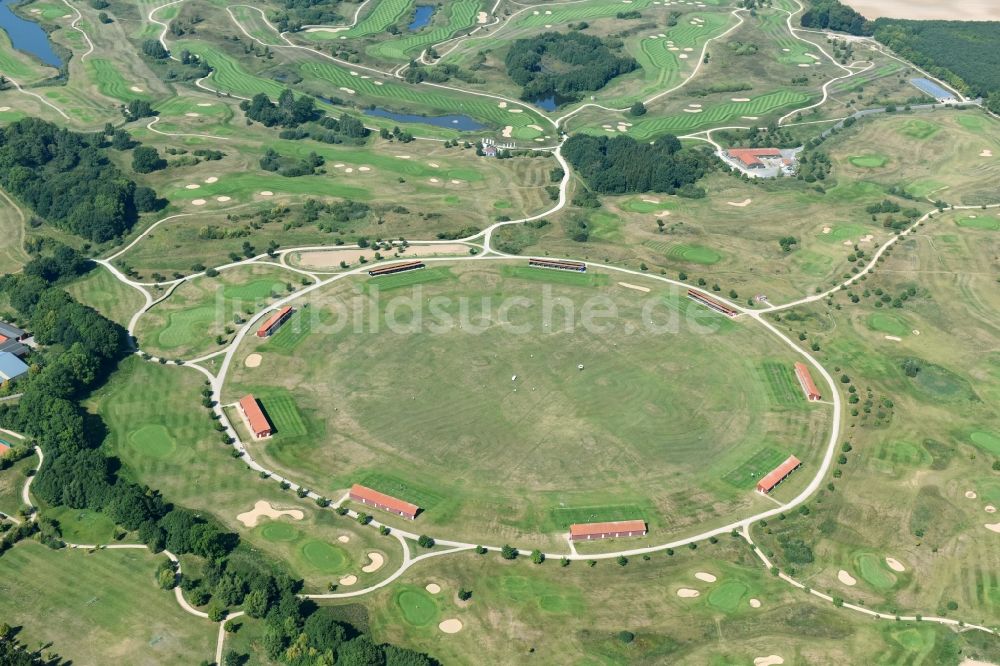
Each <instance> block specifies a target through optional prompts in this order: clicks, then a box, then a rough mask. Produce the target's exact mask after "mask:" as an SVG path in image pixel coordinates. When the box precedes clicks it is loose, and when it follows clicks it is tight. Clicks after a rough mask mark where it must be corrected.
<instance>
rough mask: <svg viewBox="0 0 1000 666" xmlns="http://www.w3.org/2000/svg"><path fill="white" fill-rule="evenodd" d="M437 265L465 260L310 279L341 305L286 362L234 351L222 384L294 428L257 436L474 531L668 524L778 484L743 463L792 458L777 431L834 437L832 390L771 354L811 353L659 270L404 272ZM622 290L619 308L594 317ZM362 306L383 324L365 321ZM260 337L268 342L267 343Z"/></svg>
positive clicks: (323, 300) (430, 516)
mask: <svg viewBox="0 0 1000 666" xmlns="http://www.w3.org/2000/svg"><path fill="white" fill-rule="evenodd" d="M522 261H523V260H522ZM431 270H442V271H448V274H449V275H450V277H449V278H448V279H446V280H439V281H434V282H421V283H419V284H414V285H412V286H407V287H406V288H403V287H400V288H397V289H392V290H390V291H388V292H385V293H382V292H381V291H380V292H378V293H377V294H375V293H374V292H368V293H364V292H362V294H360V295H359V294H358V293H357V292H356V287H357V284H358V282H361V283H362V284H363V285H367V284H370V283H375V282H381V281H382V280H383V279H385V280H392V279H393V278H394V277H395V276H389V277H387V278H379V279H377V280H370V279H369V278H367V277H359V278H353V279H352V280H344V281H341V282H338V283H336V285H335V286H333V287H331V288H329V289H328V290H327V291H325V292H324V293H323V294H322V295H321V296H320V297H318V298H316V299H313V298H310V309H314V308H315V309H321V310H323V311H327V312H328V313H329V317H328V322H327V324H326V325H324V326H322V327H320V328H316V329H313V331H312V332H311V333H309V334H308V335H306V336H305V337H304V339H302V340H301V341H300V342H299V343H298V345H297V347H296V348H295V350H294V354H287V355H286V354H283V355H282V362H281V363H280V364H278V363H275V364H273V365H271V366H269V373H268V375H267V377H263V376H262V375H261V373H260V372H257V371H255V370H254V369H252V368H244V367H242V366H240V367H236V366H233V367H232V368H231V375H230V381H229V382H228V384H227V388H226V394H225V395H224V396H223V400H224V401H225V402H231V401H233V400H235V399H237V398H238V397H239V396H241V395H243V394H245V393H247V392H253V393H254V394H255V395H257V396H258V397H260V399H261V401H262V403H263V405H264V408H265V410H267V412H268V414H269V415H270V416H271V418H272V421H273V422H274V424H275V426H276V427H277V435H276V436H275V437H274V438H273V439H272V440H268V441H266V442H261V443H255V444H251V447H252V449H253V450H254V455H255V456H257V455H262V456H263V457H264V458H265V459H267V460H268V461H269V464H272V463H273V464H274V465H276V466H277V467H278V468H279V469H281V470H283V473H285V472H286V471H287V473H288V474H289V476H292V478H299V479H302V480H303V482H304V483H307V484H308V485H309V486H310V487H311V488H313V489H316V490H318V491H319V492H323V493H326V494H328V495H330V496H332V495H333V494H334V493H335V492H337V491H338V490H339V489H343V488H346V487H348V486H349V485H350V484H351V483H355V482H364V483H370V485H373V486H374V487H376V488H378V489H379V490H382V491H383V492H388V493H391V494H394V495H396V496H399V497H401V498H403V499H406V500H408V501H411V502H414V503H417V504H419V505H420V506H422V507H423V508H424V510H425V511H424V513H422V514H421V516H420V518H419V519H418V520H419V521H420V523H421V524H422V525H425V526H427V527H425V528H423V529H430V528H431V527H434V529H442V530H454V531H453V532H451V533H453V534H456V535H458V534H461V535H463V536H464V537H465V538H485V537H487V536H489V535H490V534H491V533H492V532H493V530H496V529H504V530H508V529H512V530H516V531H518V532H525V533H528V534H531V537H530V538H535V539H538V538H546V537H542V536H538V535H535V534H532V533H535V532H537V531H539V530H540V529H544V530H546V531H547V530H562V529H565V527H564V526H565V524H566V522H565V517H567V516H580V515H585V514H586V515H598V516H608V515H616V516H618V517H621V518H625V517H628V516H626V515H624V514H626V513H630V512H631V511H632V507H635V506H638V507H640V512H641V515H640V516H638V517H644V518H646V519H647V520H648V521H649V523H650V525H651V529H652V530H653V532H654V533H655V534H657V536H656V538H657V539H662V538H663V536H664V534H665V533H669V532H671V531H672V530H674V529H681V528H683V527H684V526H686V525H689V524H691V521H692V519H694V517H695V516H700V518H701V519H713V517H715V516H718V517H719V518H721V517H722V516H724V515H725V514H726V512H727V511H729V510H732V509H733V508H736V507H744V506H747V505H748V504H749V503H752V502H757V501H761V500H759V499H756V498H755V497H754V496H753V495H752V493H749V492H746V488H747V483H745V482H744V481H746V479H741V483H737V484H734V483H732V481H731V480H730V478H729V475H730V474H731V472H732V470H734V469H737V468H739V467H740V466H741V465H742V464H744V463H745V462H746V461H748V460H750V459H752V458H754V457H755V456H757V457H758V458H755V459H757V460H758V463H754V464H752V467H753V470H752V471H753V473H755V474H758V476H759V473H760V470H759V469H758V468H761V469H762V467H763V465H770V464H771V462H772V460H773V459H774V458H775V457H776V454H774V453H769V454H768V455H767V456H765V459H764V460H763V461H760V460H759V455H760V454H759V452H760V450H761V449H762V448H765V449H766V448H770V449H773V450H775V451H781V453H782V454H784V455H787V454H785V451H789V452H794V453H795V454H796V455H798V456H799V457H800V458H802V459H805V460H809V459H811V456H813V455H815V454H816V453H818V451H819V448H820V443H821V442H822V441H823V433H824V431H825V429H826V425H825V423H824V422H825V418H826V408H824V407H821V406H819V407H814V408H813V409H810V410H804V409H802V408H801V406H800V405H801V403H799V402H796V403H795V405H794V407H793V408H788V407H787V406H785V405H783V404H781V402H779V401H775V400H774V399H773V398H772V397H771V394H770V392H769V390H768V389H767V380H766V379H765V378H764V377H763V376H762V374H761V373H760V371H759V369H758V368H759V363H760V357H759V355H761V354H767V358H768V359H770V360H772V361H773V362H775V363H778V362H779V361H778V359H782V358H785V359H786V360H785V361H783V362H784V363H786V364H788V365H790V364H791V362H792V359H791V357H789V356H786V355H785V352H784V351H783V350H782V348H781V347H780V345H779V344H777V343H776V342H775V341H773V340H771V339H770V338H769V337H768V336H765V335H764V334H763V333H762V332H761V331H760V330H758V329H757V328H755V327H754V326H753V325H752V324H751V323H750V322H740V323H733V322H730V321H728V320H726V319H725V318H723V317H720V316H717V315H714V314H712V313H710V312H709V311H708V310H706V309H705V308H701V307H698V306H696V305H693V304H692V303H690V302H689V300H688V299H686V298H683V297H681V298H678V295H672V294H670V293H669V291H665V290H664V289H663V288H662V287H658V286H657V285H656V284H655V283H648V284H649V287H650V288H651V289H652V291H651V292H650V293H649V294H640V293H638V292H634V291H628V292H626V291H625V290H623V289H621V288H619V287H617V286H616V285H615V284H613V283H612V282H613V280H612V278H611V277H610V276H608V275H607V274H606V273H591V272H589V271H588V272H587V273H584V274H577V273H569V272H560V271H553V270H544V269H536V268H528V267H527V266H525V265H524V264H522V263H521V262H520V261H519V262H517V263H512V262H503V265H502V266H495V265H493V266H486V265H483V264H476V267H471V266H466V265H462V264H454V265H450V266H447V267H436V268H434V269H423V270H420V271H413V272H412V273H403V274H400V275H399V278H400V279H403V278H408V277H409V276H420V275H426V274H428V272H429V271H431ZM628 277H629V279H630V280H633V279H634V280H641V278H637V277H636V278H633V276H628ZM594 299H596V300H594ZM505 303H506V305H504V304H505ZM422 304H431V307H432V309H431V310H427V311H424V310H423V307H422ZM348 305H349V307H347V306H348ZM484 307H485V310H484ZM605 307H609V308H616V309H617V311H618V320H617V321H614V320H607V319H601V320H600V325H597V326H596V327H595V324H594V322H593V321H591V322H590V324H588V325H586V326H585V325H583V324H582V321H583V319H582V318H583V317H585V316H586V317H590V316H591V315H588V314H586V313H588V312H592V311H593V312H596V311H597V309H598V308H605ZM358 308H363V309H364V311H365V315H364V317H363V319H362V320H361V321H362V322H364V323H365V329H364V330H362V331H360V332H355V331H354V329H353V326H354V324H353V323H351V322H354V321H355V317H356V314H355V313H354V310H356V309H358ZM369 308H375V310H374V312H367V310H368V309H369ZM501 309H502V311H503V312H505V315H504V316H506V317H508V318H509V319H508V320H505V321H504V322H503V323H501V322H500V321H498V320H496V318H497V317H498V316H499V314H498V313H499V312H501ZM569 311H572V312H573V313H574V314H572V316H571V317H570V318H569V319H567V312H569ZM602 312H603V310H602ZM432 313H436V314H432ZM546 313H548V314H546ZM372 317H375V320H376V321H378V330H372V329H369V328H368V325H369V324H368V322H370V321H372V319H371V318H372ZM484 317H485V319H484ZM567 321H572V322H574V323H573V324H572V325H571V326H570V327H569V328H567ZM671 322H672V323H671ZM652 326H656V327H659V326H663V327H665V328H662V329H660V328H655V329H654V328H651V327H652ZM525 330H527V332H528V333H530V334H526V333H525ZM246 344H247V353H249V351H252V350H253V349H255V348H256V347H257V346H258V345H260V344H261V343H260V342H258V341H256V340H254V341H249V340H248V342H247V343H246ZM268 344H269V343H264V344H263V346H262V349H264V350H266V348H267V345H268ZM240 357H242V354H241V355H240ZM579 366H583V367H582V369H581V368H580V367H579ZM432 377H433V379H432ZM694 377H698V379H697V380H696V381H695V380H694V379H693V378H694ZM723 377H724V378H725V379H723ZM689 379H690V380H689ZM783 400H784V402H785V403H788V402H789V400H787V399H783ZM286 413H291V414H295V415H298V416H299V417H300V418H298V419H294V420H289V419H288V418H287V417H286V416H285V414H286ZM390 414H395V415H396V416H387V415H390ZM763 442H767V446H766V447H764V446H762V443H763ZM782 459H783V457H782ZM708 460H710V461H711V462H710V463H709V464H707V465H706V461H708ZM779 462H780V461H779ZM772 466H773V465H772ZM769 469H770V467H769V468H768V469H767V470H764V471H769ZM748 473H749V472H748ZM807 477H808V474H802V475H801V476H800V477H799V478H798V479H792V480H791V483H790V484H789V487H788V490H789V492H791V490H792V489H793V488H794V487H795V486H796V484H797V483H799V482H800V481H804V480H805V479H806V478H807ZM668 479H669V482H667V480H668ZM749 480H750V481H752V479H749ZM749 485H750V486H751V487H752V483H750V484H749ZM784 489H785V488H784V486H783V490H784ZM540 493H541V494H540ZM529 497H531V498H532V499H531V501H530V504H529V501H528V498H529ZM540 498H544V500H543V501H541V502H540V501H539V499H540ZM530 506H533V507H534V508H533V509H529V507H530ZM502 507H505V508H502ZM383 517H385V516H383V515H380V519H382V518H383ZM387 519H388V520H389V521H390V522H391V521H392V519H391V517H387ZM444 533H445V534H447V533H449V532H447V531H445V532H444Z"/></svg>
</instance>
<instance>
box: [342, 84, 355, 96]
mask: <svg viewBox="0 0 1000 666" xmlns="http://www.w3.org/2000/svg"><path fill="white" fill-rule="evenodd" d="M340 89H341V90H342V91H344V92H345V93H347V94H348V95H353V94H354V89H353V88H345V87H344V86H341V87H340Z"/></svg>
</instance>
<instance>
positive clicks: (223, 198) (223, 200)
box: [215, 194, 233, 203]
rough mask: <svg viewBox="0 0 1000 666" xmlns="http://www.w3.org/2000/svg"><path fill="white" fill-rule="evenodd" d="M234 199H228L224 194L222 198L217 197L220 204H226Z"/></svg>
mask: <svg viewBox="0 0 1000 666" xmlns="http://www.w3.org/2000/svg"><path fill="white" fill-rule="evenodd" d="M232 199H233V198H232V197H227V196H226V195H224V194H223V195H221V196H217V197H215V200H216V201H218V202H219V203H226V202H227V201H232Z"/></svg>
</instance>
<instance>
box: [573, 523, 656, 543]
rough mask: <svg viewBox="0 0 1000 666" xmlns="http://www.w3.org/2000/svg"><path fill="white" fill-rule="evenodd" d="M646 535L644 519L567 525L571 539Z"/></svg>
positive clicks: (586, 539) (582, 539) (587, 539)
mask: <svg viewBox="0 0 1000 666" xmlns="http://www.w3.org/2000/svg"><path fill="white" fill-rule="evenodd" d="M638 536H646V521H644V520H617V521H613V522H609V523H576V524H573V525H570V526H569V538H570V540H571V541H592V540H594V539H614V538H616V537H638Z"/></svg>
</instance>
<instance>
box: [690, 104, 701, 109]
mask: <svg viewBox="0 0 1000 666" xmlns="http://www.w3.org/2000/svg"><path fill="white" fill-rule="evenodd" d="M688 106H690V107H691V108H692V109H700V108H701V104H694V103H692V104H688Z"/></svg>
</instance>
